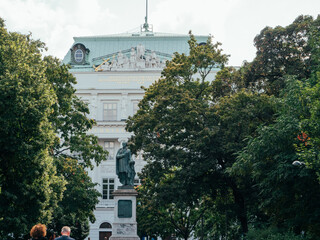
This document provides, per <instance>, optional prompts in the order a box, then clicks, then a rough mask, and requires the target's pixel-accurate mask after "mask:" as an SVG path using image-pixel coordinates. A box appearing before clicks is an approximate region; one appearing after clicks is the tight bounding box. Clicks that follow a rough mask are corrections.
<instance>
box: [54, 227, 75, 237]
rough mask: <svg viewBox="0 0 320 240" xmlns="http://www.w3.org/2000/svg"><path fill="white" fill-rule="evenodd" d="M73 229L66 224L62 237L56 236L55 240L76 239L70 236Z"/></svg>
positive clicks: (62, 230)
mask: <svg viewBox="0 0 320 240" xmlns="http://www.w3.org/2000/svg"><path fill="white" fill-rule="evenodd" d="M70 233H71V229H70V227H68V226H64V227H63V228H62V229H61V237H58V238H56V239H55V240H74V239H73V238H71V237H70Z"/></svg>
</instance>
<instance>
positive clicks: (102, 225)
mask: <svg viewBox="0 0 320 240" xmlns="http://www.w3.org/2000/svg"><path fill="white" fill-rule="evenodd" d="M99 228H112V227H111V224H110V223H108V222H104V223H101V225H100V227H99Z"/></svg>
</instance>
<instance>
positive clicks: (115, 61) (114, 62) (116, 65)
mask: <svg viewBox="0 0 320 240" xmlns="http://www.w3.org/2000/svg"><path fill="white" fill-rule="evenodd" d="M117 67H118V62H117V60H116V56H115V55H113V56H112V60H111V64H110V70H112V69H115V68H117Z"/></svg>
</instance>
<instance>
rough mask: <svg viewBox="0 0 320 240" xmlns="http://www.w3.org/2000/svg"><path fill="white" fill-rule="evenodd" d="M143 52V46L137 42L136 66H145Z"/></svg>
mask: <svg viewBox="0 0 320 240" xmlns="http://www.w3.org/2000/svg"><path fill="white" fill-rule="evenodd" d="M144 53H145V48H144V46H143V45H142V44H139V45H138V46H137V62H136V66H137V68H140V69H142V68H146V58H145V56H144Z"/></svg>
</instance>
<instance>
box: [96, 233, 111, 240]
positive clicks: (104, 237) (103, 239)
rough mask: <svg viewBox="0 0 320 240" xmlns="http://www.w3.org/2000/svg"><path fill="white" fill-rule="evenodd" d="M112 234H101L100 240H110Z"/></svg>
mask: <svg viewBox="0 0 320 240" xmlns="http://www.w3.org/2000/svg"><path fill="white" fill-rule="evenodd" d="M110 237H111V232H99V240H109V238H110Z"/></svg>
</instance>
